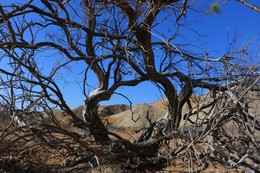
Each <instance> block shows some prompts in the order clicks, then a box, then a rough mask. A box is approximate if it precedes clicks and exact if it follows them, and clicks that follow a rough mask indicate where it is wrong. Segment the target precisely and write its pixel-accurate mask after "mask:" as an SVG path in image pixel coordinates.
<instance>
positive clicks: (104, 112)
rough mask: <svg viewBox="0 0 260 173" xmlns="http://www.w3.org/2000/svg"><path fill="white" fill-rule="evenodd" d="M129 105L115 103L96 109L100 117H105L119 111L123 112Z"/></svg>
mask: <svg viewBox="0 0 260 173" xmlns="http://www.w3.org/2000/svg"><path fill="white" fill-rule="evenodd" d="M129 109H130V106H128V105H124V104H116V105H109V106H100V107H99V109H98V114H99V115H100V116H101V117H107V116H110V115H114V114H118V113H120V112H124V111H126V110H129Z"/></svg>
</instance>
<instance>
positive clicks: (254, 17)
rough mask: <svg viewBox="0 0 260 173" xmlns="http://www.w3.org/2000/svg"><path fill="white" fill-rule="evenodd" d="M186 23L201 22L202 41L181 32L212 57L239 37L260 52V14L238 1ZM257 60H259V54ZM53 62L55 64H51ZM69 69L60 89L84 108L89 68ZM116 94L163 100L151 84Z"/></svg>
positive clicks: (141, 100) (122, 100)
mask: <svg viewBox="0 0 260 173" xmlns="http://www.w3.org/2000/svg"><path fill="white" fill-rule="evenodd" d="M8 2H11V1H8ZM13 2H14V1H13ZM19 2H23V1H19ZM26 2H27V1H26ZM36 2H37V1H36ZM201 2H203V3H202V4H200V9H199V10H202V9H206V8H207V7H208V5H209V4H205V2H207V3H210V2H212V0H210V1H201ZM0 3H1V4H2V5H3V4H4V3H5V2H3V0H1V2H0ZM6 3H7V1H6ZM258 5H260V3H258ZM186 20H187V21H195V20H196V21H197V22H195V23H193V24H192V25H190V26H189V27H191V28H192V29H194V30H196V31H197V32H199V33H200V34H203V35H204V36H203V37H200V38H198V37H197V36H196V34H194V33H193V34H192V33H191V32H190V31H188V30H186V29H184V28H183V29H181V33H182V34H186V35H187V36H188V37H189V40H188V41H189V42H190V43H191V44H193V45H196V46H197V47H199V48H200V49H201V50H205V51H207V52H210V53H211V55H214V56H215V57H216V58H217V57H219V56H221V55H223V54H225V53H226V48H227V45H228V43H230V42H231V41H232V39H233V38H234V37H235V36H239V37H240V39H239V41H238V43H237V46H239V45H242V44H243V43H245V42H246V41H251V42H253V45H252V50H253V51H255V53H256V51H257V50H259V45H260V13H258V12H255V11H253V10H251V9H249V8H248V7H246V6H244V5H242V4H241V3H238V2H237V1H227V3H226V4H225V5H224V6H222V8H221V13H220V14H211V15H205V14H200V13H195V12H193V11H188V13H187V17H186ZM163 27H165V26H163ZM166 32H167V31H166ZM44 56H46V57H48V56H52V53H50V54H49V55H48V54H45V55H44ZM255 58H256V59H258V61H259V58H260V55H259V53H258V56H256V57H255ZM46 59H49V58H46ZM42 63H43V64H42V65H43V67H44V68H45V67H50V66H49V62H48V61H45V62H42ZM52 63H53V62H51V63H50V64H52ZM69 67H70V69H71V70H69V71H66V72H63V73H60V74H59V75H58V76H57V78H59V77H60V79H62V81H61V85H60V86H61V89H62V90H63V94H64V97H65V99H66V102H67V103H68V105H70V106H71V108H76V107H78V106H79V105H82V103H83V101H84V99H85V98H84V96H83V94H82V86H81V85H82V84H81V82H82V80H83V79H82V75H83V74H82V71H83V70H84V69H85V66H84V65H82V64H80V63H77V62H75V63H73V64H70V66H69ZM49 70H50V69H49ZM64 82H65V85H64ZM88 83H89V84H90V85H91V87H95V86H96V79H95V78H94V76H93V75H92V74H91V73H90V75H89V77H88ZM91 87H90V88H89V89H90V92H91V90H93V89H94V88H91ZM116 92H118V93H122V94H124V95H126V96H127V97H128V98H129V99H130V100H131V101H132V103H133V105H136V104H139V103H151V102H154V101H156V100H158V99H160V98H162V96H161V94H160V92H159V91H158V89H157V88H156V87H155V86H154V85H153V84H152V83H150V82H144V83H141V84H139V85H138V86H136V87H122V88H119V89H118V90H117V91H116ZM122 103H123V104H129V103H128V101H127V100H126V99H125V98H123V97H122V96H119V95H115V96H113V97H112V98H111V100H109V101H107V102H102V103H101V104H105V105H109V104H122Z"/></svg>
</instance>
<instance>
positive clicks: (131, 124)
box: [103, 104, 166, 131]
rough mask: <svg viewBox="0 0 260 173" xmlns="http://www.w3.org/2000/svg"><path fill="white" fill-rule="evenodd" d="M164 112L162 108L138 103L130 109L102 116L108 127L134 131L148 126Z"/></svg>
mask: <svg viewBox="0 0 260 173" xmlns="http://www.w3.org/2000/svg"><path fill="white" fill-rule="evenodd" d="M165 113H166V110H164V109H160V108H156V107H154V106H151V105H149V104H138V105H136V106H135V107H133V109H132V110H127V111H124V112H121V113H118V114H115V115H111V116H109V117H103V122H104V123H107V125H108V126H110V127H114V128H118V129H129V130H134V131H135V130H141V129H143V128H146V127H149V126H150V124H151V123H152V122H154V121H155V120H157V119H159V118H161V117H162V116H164V115H165Z"/></svg>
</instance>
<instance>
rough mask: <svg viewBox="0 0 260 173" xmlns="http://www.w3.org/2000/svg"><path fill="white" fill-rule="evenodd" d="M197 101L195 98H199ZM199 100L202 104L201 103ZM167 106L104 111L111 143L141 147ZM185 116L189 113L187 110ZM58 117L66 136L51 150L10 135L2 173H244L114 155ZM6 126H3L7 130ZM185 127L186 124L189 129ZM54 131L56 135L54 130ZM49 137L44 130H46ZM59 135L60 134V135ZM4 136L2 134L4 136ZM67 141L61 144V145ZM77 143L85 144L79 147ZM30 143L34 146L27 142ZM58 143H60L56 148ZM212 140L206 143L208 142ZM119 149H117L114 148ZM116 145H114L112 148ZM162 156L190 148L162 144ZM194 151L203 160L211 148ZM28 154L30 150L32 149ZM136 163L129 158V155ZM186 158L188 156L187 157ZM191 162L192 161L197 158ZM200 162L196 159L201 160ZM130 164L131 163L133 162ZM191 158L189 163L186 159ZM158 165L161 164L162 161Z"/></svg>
mask: <svg viewBox="0 0 260 173" xmlns="http://www.w3.org/2000/svg"><path fill="white" fill-rule="evenodd" d="M194 99H195V98H194ZM197 99H199V98H197ZM164 104H165V103H164V101H157V102H154V103H151V104H138V105H136V106H134V107H133V108H132V109H130V107H129V106H127V105H111V106H101V107H100V108H99V113H100V115H101V118H102V121H103V123H104V124H105V125H106V126H107V128H108V129H109V131H110V132H111V135H110V137H111V139H114V140H115V143H116V141H117V140H116V139H117V138H116V136H113V133H116V134H117V135H119V136H121V137H122V138H124V139H126V140H128V141H131V142H136V141H137V140H138V138H139V136H140V134H141V133H142V130H143V129H144V128H146V127H149V125H150V123H151V122H153V121H155V120H157V119H159V118H160V117H162V116H164V114H165V113H166V107H165V106H164ZM82 108H83V107H82V106H80V107H78V108H76V109H74V110H73V111H74V113H75V114H76V115H77V116H79V117H80V118H81V112H82ZM184 111H185V110H184ZM55 115H56V117H57V119H58V120H59V122H60V124H61V126H62V127H63V128H64V129H65V130H66V132H63V133H62V134H66V133H68V135H61V134H59V133H57V134H54V136H53V138H54V140H53V141H54V143H52V144H49V143H47V142H46V145H45V144H44V143H43V142H44V141H42V142H40V144H39V141H38V140H39V139H37V138H34V137H31V136H26V131H24V130H21V131H17V132H15V133H14V134H16V135H17V136H21V137H22V138H23V139H19V142H17V143H15V144H12V143H8V138H10V139H12V138H15V136H13V135H9V136H8V135H7V137H5V139H6V140H5V141H1V145H0V150H5V149H6V148H10V149H9V150H8V152H5V153H4V154H1V155H0V172H2V173H18V172H19V173H21V172H24V173H25V172H46V173H47V172H75V173H76V172H104V173H110V172H176V173H177V172H187V173H188V172H200V170H202V169H203V171H202V172H212V173H214V172H242V171H240V170H239V169H235V168H231V167H230V166H228V165H226V164H224V163H221V162H219V161H217V160H214V159H212V157H210V156H209V157H208V159H206V160H205V163H202V162H201V161H200V160H198V161H196V160H185V157H182V156H180V157H178V156H177V157H175V158H174V159H173V158H171V160H170V161H168V160H167V158H165V160H163V161H160V162H158V160H156V158H157V157H156V156H154V154H153V153H151V157H150V158H149V157H146V160H143V159H144V158H141V157H139V156H138V155H136V156H134V154H133V153H128V154H127V153H120V152H121V150H120V148H118V153H115V152H114V153H111V152H110V151H111V150H112V149H114V148H113V147H114V146H112V145H111V143H110V144H106V143H95V141H94V140H93V138H92V137H90V136H88V134H85V133H84V131H82V129H79V128H77V127H75V126H73V125H71V123H70V118H68V116H66V115H65V114H64V113H62V112H61V111H58V110H55ZM5 123H6V122H5V121H3V122H2V125H1V129H2V130H3V129H4V128H3V126H4V125H5V126H7V125H8V124H5ZM185 123H186V121H185V122H183V123H182V125H183V127H184V128H188V126H189V125H187V126H185ZM53 130H55V129H53ZM43 131H44V130H43ZM57 132H58V130H57ZM73 132H75V133H77V134H82V136H81V137H80V138H76V137H75V136H73V135H72V134H73ZM3 134H4V133H3V132H2V135H3ZM17 136H16V137H17ZM62 140H63V141H66V143H64V142H63V143H62V142H60V141H62ZM77 140H82V143H81V145H79V143H78V141H77ZM28 141H29V142H28ZM55 141H56V142H57V143H55ZM206 141H207V140H204V142H206ZM115 143H114V144H115ZM112 144H113V143H112ZM161 145H162V147H160V151H159V153H158V154H159V155H165V156H167V153H170V152H172V151H174V150H177V149H178V148H181V146H182V145H185V139H181V138H177V139H176V140H171V142H169V143H164V144H161ZM192 147H194V150H195V151H196V152H197V153H196V154H197V156H196V157H198V158H199V157H201V156H203V155H204V154H205V151H206V150H207V143H197V144H194V146H192ZM28 148H29V149H28ZM131 154H132V155H133V156H131V157H126V156H129V155H131ZM187 154H189V153H188V152H187ZM190 154H191V157H194V156H192V153H190ZM196 157H195V158H196ZM129 158H131V159H132V160H131V159H130V160H129ZM186 158H187V157H186ZM158 159H162V158H161V157H160V158H159V156H158Z"/></svg>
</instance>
